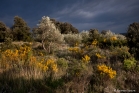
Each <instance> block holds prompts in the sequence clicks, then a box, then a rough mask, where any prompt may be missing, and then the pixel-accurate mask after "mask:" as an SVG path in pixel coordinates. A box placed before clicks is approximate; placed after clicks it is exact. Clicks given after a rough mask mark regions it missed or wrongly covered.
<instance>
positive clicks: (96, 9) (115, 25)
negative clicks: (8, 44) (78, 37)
mask: <svg viewBox="0 0 139 93" xmlns="http://www.w3.org/2000/svg"><path fill="white" fill-rule="evenodd" d="M17 15H18V16H20V17H22V18H23V19H24V20H25V21H26V22H27V24H28V26H30V27H31V28H32V27H35V26H36V24H38V22H39V20H41V18H42V16H49V17H50V18H55V19H56V20H58V21H61V22H69V23H71V24H72V25H73V26H74V27H76V28H77V29H78V30H79V31H82V30H89V29H91V28H95V29H98V30H99V31H100V32H101V31H102V30H111V31H113V32H115V33H123V32H126V31H127V28H128V26H129V24H131V23H133V22H139V0H0V21H2V22H4V23H5V24H6V25H7V26H9V27H10V26H12V25H13V19H14V16H17Z"/></svg>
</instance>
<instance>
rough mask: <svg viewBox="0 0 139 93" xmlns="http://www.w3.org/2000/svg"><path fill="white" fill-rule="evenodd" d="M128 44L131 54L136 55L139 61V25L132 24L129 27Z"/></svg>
mask: <svg viewBox="0 0 139 93" xmlns="http://www.w3.org/2000/svg"><path fill="white" fill-rule="evenodd" d="M127 42H128V46H129V48H130V53H131V54H134V56H135V58H136V59H138V55H139V23H132V24H130V25H129V27H128V31H127Z"/></svg>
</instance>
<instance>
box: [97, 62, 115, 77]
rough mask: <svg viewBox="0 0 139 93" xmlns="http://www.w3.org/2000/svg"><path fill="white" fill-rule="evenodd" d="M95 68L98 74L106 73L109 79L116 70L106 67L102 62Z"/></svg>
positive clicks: (113, 75)
mask: <svg viewBox="0 0 139 93" xmlns="http://www.w3.org/2000/svg"><path fill="white" fill-rule="evenodd" d="M97 68H98V71H99V72H100V74H102V75H103V74H104V75H108V76H109V78H110V79H112V78H114V77H115V76H116V71H115V70H112V68H110V67H107V66H106V65H104V64H102V65H98V66H97Z"/></svg>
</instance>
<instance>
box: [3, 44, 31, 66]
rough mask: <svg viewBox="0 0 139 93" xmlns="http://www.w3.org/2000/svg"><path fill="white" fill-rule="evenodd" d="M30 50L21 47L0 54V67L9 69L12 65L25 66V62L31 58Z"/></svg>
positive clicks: (26, 47)
mask: <svg viewBox="0 0 139 93" xmlns="http://www.w3.org/2000/svg"><path fill="white" fill-rule="evenodd" d="M31 51H32V50H31V48H30V47H28V46H21V47H20V48H19V49H13V50H12V49H7V50H5V51H3V52H2V53H1V65H2V67H5V68H7V67H11V66H13V65H15V64H16V65H19V64H20V65H21V62H19V61H22V64H25V62H27V60H29V59H30V57H31V56H32V54H31Z"/></svg>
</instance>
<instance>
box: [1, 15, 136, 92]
mask: <svg viewBox="0 0 139 93" xmlns="http://www.w3.org/2000/svg"><path fill="white" fill-rule="evenodd" d="M131 26H132V25H131ZM18 29H19V28H18ZM132 30H133V29H132ZM130 31H131V29H130ZM130 31H129V32H128V33H129V34H131V33H130ZM32 35H34V36H33V39H34V40H32V41H30V39H29V41H26V42H25V41H24V39H25V38H24V39H23V41H20V42H19V41H18V42H15V41H13V40H12V39H10V38H7V39H6V38H4V39H5V40H4V42H3V43H1V47H0V52H1V53H0V92H2V93H116V92H118V90H131V91H132V92H136V93H137V92H139V89H138V87H139V77H138V76H139V60H138V59H137V55H136V54H137V53H138V52H137V50H136V52H133V51H131V50H132V49H133V48H137V46H129V45H130V43H134V42H132V41H133V38H132V40H131V39H130V38H131V37H128V36H127V37H125V36H123V35H120V34H115V33H113V32H111V31H104V32H101V33H99V31H98V30H97V29H90V30H89V31H83V32H80V33H76V34H73V33H68V34H61V33H60V31H59V30H58V29H57V28H56V27H55V25H54V23H53V22H52V21H51V20H50V18H49V17H45V16H44V17H42V19H41V20H40V22H39V24H38V27H37V28H36V29H34V31H33V34H32ZM135 39H137V37H136V38H135ZM25 40H26V39H25ZM116 90H117V91H116ZM127 92H128V91H127Z"/></svg>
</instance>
